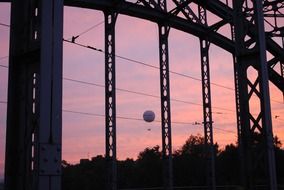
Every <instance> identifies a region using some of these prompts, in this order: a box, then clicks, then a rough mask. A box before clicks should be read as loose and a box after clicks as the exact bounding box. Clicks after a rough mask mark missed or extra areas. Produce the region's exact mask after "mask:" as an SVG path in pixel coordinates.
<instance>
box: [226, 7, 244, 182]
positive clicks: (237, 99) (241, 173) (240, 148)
mask: <svg viewBox="0 0 284 190" xmlns="http://www.w3.org/2000/svg"><path fill="white" fill-rule="evenodd" d="M227 4H228V3H227ZM231 35H232V40H233V41H234V42H236V36H235V27H234V25H232V24H231ZM232 56H233V65H234V83H235V103H236V119H237V132H238V153H239V180H240V181H239V182H240V184H241V185H244V183H245V180H244V156H243V155H244V153H243V144H242V140H241V134H242V132H241V130H242V127H241V124H242V123H241V110H240V91H241V89H240V85H239V74H238V63H237V58H236V55H235V54H233V55H232Z"/></svg>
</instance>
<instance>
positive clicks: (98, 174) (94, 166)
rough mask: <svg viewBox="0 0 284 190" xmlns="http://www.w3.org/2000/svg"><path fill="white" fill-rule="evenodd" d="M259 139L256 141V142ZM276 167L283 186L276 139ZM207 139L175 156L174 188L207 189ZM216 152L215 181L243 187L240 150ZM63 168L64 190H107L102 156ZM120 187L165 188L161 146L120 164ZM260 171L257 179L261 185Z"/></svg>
mask: <svg viewBox="0 0 284 190" xmlns="http://www.w3.org/2000/svg"><path fill="white" fill-rule="evenodd" d="M256 139H257V138H256ZM274 144H275V146H274V147H275V156H276V164H277V175H278V182H279V183H280V184H283V183H284V164H283V163H284V162H283V161H284V150H283V149H281V142H280V141H279V139H278V138H277V137H275V139H274ZM258 146H259V143H258V141H256V142H255V143H254V150H253V151H254V153H255V154H257V153H258V152H257V150H258ZM205 148H206V147H205V145H204V139H203V137H201V136H200V135H197V136H190V137H189V138H188V139H187V141H186V142H185V144H184V145H183V146H182V147H181V148H180V149H178V150H176V151H175V152H174V153H173V172H174V175H173V176H174V185H175V186H204V184H206V173H205V171H206V155H205V154H204V150H205ZM215 152H216V180H217V185H228V186H230V185H238V184H240V181H239V179H240V172H239V171H240V162H239V149H238V147H237V146H236V145H234V144H230V145H227V146H226V147H225V149H224V150H219V149H218V145H217V144H215ZM62 167H63V184H62V186H63V188H62V189H63V190H91V189H92V190H93V189H100V190H104V189H105V184H106V161H105V158H104V157H103V156H101V155H100V156H97V157H94V158H92V160H81V163H80V164H77V165H70V164H68V163H67V162H66V161H63V163H62ZM117 167H118V187H119V188H120V189H123V188H137V187H140V188H143V187H144V188H146V187H147V188H150V187H162V184H163V181H162V180H163V178H162V173H163V171H162V169H163V168H162V153H161V151H160V148H159V146H155V147H153V148H146V149H145V150H144V151H142V152H140V153H139V155H138V158H137V159H136V160H133V159H129V158H128V159H126V160H124V161H118V162H117ZM262 170H263V168H261V167H260V169H259V173H258V175H256V176H258V177H257V180H258V181H260V182H261V181H262V180H263V179H262V178H263V176H262Z"/></svg>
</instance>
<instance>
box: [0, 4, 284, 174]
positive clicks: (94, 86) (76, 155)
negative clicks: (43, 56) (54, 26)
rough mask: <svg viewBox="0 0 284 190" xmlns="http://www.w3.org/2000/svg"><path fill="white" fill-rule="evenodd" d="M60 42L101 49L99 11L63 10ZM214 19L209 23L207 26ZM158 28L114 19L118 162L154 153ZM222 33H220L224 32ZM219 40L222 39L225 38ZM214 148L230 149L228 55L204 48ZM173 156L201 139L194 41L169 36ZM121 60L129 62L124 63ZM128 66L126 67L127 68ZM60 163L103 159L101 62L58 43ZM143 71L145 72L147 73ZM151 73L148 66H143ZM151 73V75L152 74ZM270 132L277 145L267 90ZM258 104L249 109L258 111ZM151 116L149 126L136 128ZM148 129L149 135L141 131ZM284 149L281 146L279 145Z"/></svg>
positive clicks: (280, 123)
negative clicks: (60, 51) (60, 56)
mask: <svg viewBox="0 0 284 190" xmlns="http://www.w3.org/2000/svg"><path fill="white" fill-rule="evenodd" d="M64 11H65V16H64V22H65V23H64V38H65V39H70V38H71V37H72V36H76V35H79V34H81V33H82V32H83V31H86V30H87V29H88V28H90V27H91V26H94V25H95V24H98V25H97V26H96V27H94V28H93V29H91V30H90V31H88V32H86V33H84V34H82V35H80V37H78V38H77V39H76V42H78V43H80V44H84V45H89V46H93V47H96V48H98V49H104V25H103V24H99V23H101V22H102V21H103V20H104V17H103V14H102V13H101V12H99V11H94V10H87V9H79V8H71V7H65V9H64ZM9 14H10V6H9V4H8V3H0V22H1V23H8V24H9V22H10V19H9ZM211 19H215V18H211ZM157 29H158V28H157V25H156V24H154V23H151V22H148V21H144V20H140V19H136V18H132V17H126V16H123V15H119V17H118V21H117V25H116V54H117V55H118V57H117V58H116V69H117V74H116V80H117V81H116V85H117V86H116V87H117V97H116V98H117V116H118V118H117V154H118V159H125V158H127V157H130V158H136V157H137V155H138V153H139V152H140V151H142V150H143V149H144V148H146V147H153V146H155V145H160V146H161V124H160V122H159V121H160V120H161V119H160V118H161V116H160V99H159V96H160V86H159V79H160V78H159V70H158V69H157V68H155V67H159V52H158V50H159V49H158V45H159V43H158V30H157ZM224 30H225V29H224ZM224 32H226V31H224ZM210 48H211V49H210V67H211V68H210V74H211V82H212V86H211V92H212V107H213V110H212V111H213V121H214V123H213V127H214V141H215V142H217V143H218V144H219V146H220V147H221V148H223V147H224V146H225V145H227V144H230V143H236V141H237V136H236V135H237V128H236V113H235V92H234V78H233V61H232V55H231V54H230V53H228V52H226V51H225V50H223V49H220V48H219V47H216V46H215V45H213V44H211V46H210ZM169 51H170V70H171V71H172V72H171V74H170V78H171V81H170V87H171V99H172V101H171V113H172V139H173V149H174V150H176V149H178V148H180V146H181V145H182V144H184V142H185V141H186V139H187V138H188V137H189V136H190V135H192V134H194V135H196V134H201V135H203V126H202V120H203V116H202V93H201V81H200V80H199V79H200V78H201V74H200V73H201V68H200V52H199V51H200V50H199V39H198V38H197V37H195V36H192V35H189V34H186V33H183V32H180V31H177V30H174V29H171V31H170V37H169ZM8 54H9V28H8V27H2V26H0V65H2V67H0V101H1V102H2V103H1V104H0V178H3V172H4V154H5V128H6V109H7V107H6V104H5V102H7V85H8V84H7V83H8V82H7V81H8V69H7V68H5V66H8V59H7V58H4V57H5V56H7V55H8ZM124 58H127V59H128V60H126V59H124ZM129 59H131V60H132V61H131V60H129ZM63 64H64V71H63V76H64V79H63V113H62V115H63V159H64V160H66V161H68V162H70V163H78V162H79V160H80V158H88V157H89V158H91V157H93V156H96V155H104V152H105V145H104V143H105V134H104V132H105V129H104V122H105V120H104V117H103V115H104V112H105V111H104V110H105V108H104V87H103V85H104V54H103V53H102V52H99V51H94V50H90V49H86V48H82V47H79V46H76V45H75V44H70V43H67V42H65V43H64V57H63ZM147 65H148V66H147ZM149 65H150V66H149ZM151 66H152V67H151ZM270 93H271V94H270V95H271V108H272V119H273V120H272V122H273V132H274V135H277V136H278V137H279V139H280V140H281V141H283V140H284V130H283V127H284V104H283V97H282V93H281V92H280V91H279V89H277V88H276V87H275V86H274V85H273V84H272V83H270ZM258 106H259V105H257V104H255V105H253V106H252V107H251V109H252V110H255V112H257V111H258V109H259V108H258ZM145 110H153V111H154V112H155V115H156V118H155V121H154V122H151V123H146V122H145V121H143V113H144V111H145ZM148 129H150V130H148ZM283 142H284V141H283Z"/></svg>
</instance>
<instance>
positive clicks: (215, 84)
mask: <svg viewBox="0 0 284 190" xmlns="http://www.w3.org/2000/svg"><path fill="white" fill-rule="evenodd" d="M63 41H64V42H68V43H71V44H75V45H77V46H80V47H83V48H87V49H92V50H95V51H98V52H102V53H105V52H104V51H103V50H102V49H99V48H96V47H93V46H88V45H84V44H81V43H77V42H73V41H70V40H65V39H63ZM115 57H117V58H120V59H123V60H126V61H129V62H133V63H137V64H140V65H143V66H146V67H151V68H154V69H160V68H159V67H157V66H154V65H151V64H148V63H145V62H142V61H137V60H134V59H131V58H128V57H124V56H121V55H115ZM169 72H170V73H172V74H175V75H178V76H182V77H186V78H189V79H192V80H196V81H202V80H201V79H200V78H197V77H193V76H190V75H186V74H182V73H178V72H176V71H169ZM211 84H212V85H214V86H218V87H221V88H225V89H228V90H233V91H234V90H235V89H234V88H230V87H228V86H224V85H221V84H217V83H213V82H211Z"/></svg>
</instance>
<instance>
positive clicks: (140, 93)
mask: <svg viewBox="0 0 284 190" xmlns="http://www.w3.org/2000/svg"><path fill="white" fill-rule="evenodd" d="M0 67H3V68H8V66H6V65H1V64H0ZM63 80H65V81H71V82H76V83H79V84H85V85H91V86H96V87H101V88H104V87H105V85H103V84H98V83H93V82H87V81H82V80H76V79H73V78H69V77H63ZM116 90H118V91H121V92H127V93H132V94H137V95H141V96H148V97H152V98H160V96H157V95H153V94H148V93H144V92H137V91H133V90H128V89H123V88H116ZM171 101H175V102H180V103H185V104H191V105H196V106H202V104H199V103H195V102H191V101H185V100H179V99H175V98H171ZM212 108H215V109H219V110H223V111H230V112H234V111H233V110H231V109H226V108H222V107H215V106H213V107H212ZM212 113H215V114H226V113H223V112H212Z"/></svg>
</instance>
